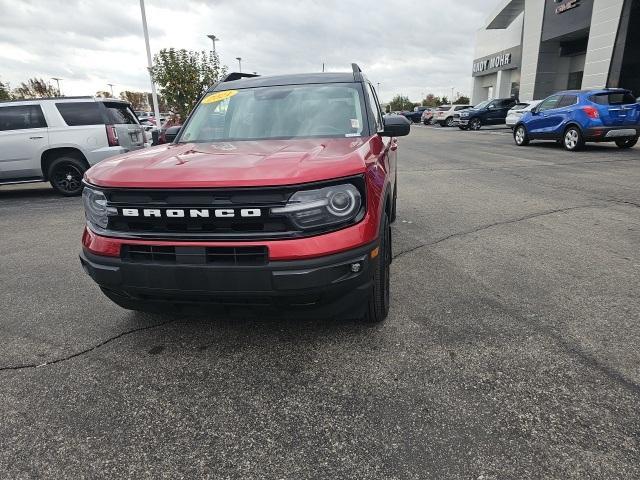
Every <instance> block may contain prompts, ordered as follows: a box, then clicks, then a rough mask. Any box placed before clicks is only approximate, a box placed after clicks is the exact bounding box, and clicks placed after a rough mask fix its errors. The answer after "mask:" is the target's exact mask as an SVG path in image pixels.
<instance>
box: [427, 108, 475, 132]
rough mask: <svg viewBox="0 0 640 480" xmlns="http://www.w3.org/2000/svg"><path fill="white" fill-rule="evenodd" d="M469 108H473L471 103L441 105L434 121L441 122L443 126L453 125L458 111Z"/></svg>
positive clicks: (434, 116) (437, 109)
mask: <svg viewBox="0 0 640 480" xmlns="http://www.w3.org/2000/svg"><path fill="white" fill-rule="evenodd" d="M467 108H471V105H441V106H439V107H438V108H436V113H435V114H434V115H433V123H439V124H440V126H441V127H453V125H454V115H455V114H456V112H459V111H460V110H466V109H467Z"/></svg>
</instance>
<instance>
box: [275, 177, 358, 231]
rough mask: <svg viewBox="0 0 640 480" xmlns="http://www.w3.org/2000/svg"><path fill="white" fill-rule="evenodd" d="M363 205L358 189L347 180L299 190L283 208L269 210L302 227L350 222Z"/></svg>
mask: <svg viewBox="0 0 640 480" xmlns="http://www.w3.org/2000/svg"><path fill="white" fill-rule="evenodd" d="M361 207H362V196H361V195H360V191H359V190H358V189H357V188H356V187H355V186H354V185H351V184H350V183H345V184H341V185H334V186H331V187H324V188H319V189H317V190H301V191H299V192H296V193H294V194H293V195H291V197H290V198H289V201H288V202H287V204H286V205H285V206H284V207H275V208H272V209H271V213H272V214H274V215H287V216H288V217H289V218H290V219H291V220H292V221H293V223H294V224H295V225H296V226H297V227H298V228H301V229H303V230H309V229H313V228H318V227H324V226H329V225H335V224H338V223H346V222H350V221H352V220H353V219H354V218H355V217H356V216H357V215H358V213H360V209H361Z"/></svg>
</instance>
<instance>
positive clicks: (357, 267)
mask: <svg viewBox="0 0 640 480" xmlns="http://www.w3.org/2000/svg"><path fill="white" fill-rule="evenodd" d="M352 69H353V71H352V72H348V73H331V74H326V73H315V74H308V75H288V76H285V75H283V76H277V77H253V76H252V77H253V78H243V76H244V75H245V74H237V73H236V74H234V73H232V74H230V75H228V76H227V77H226V78H225V79H223V80H222V81H220V82H218V83H217V84H216V85H215V86H213V87H212V88H211V89H210V90H209V91H208V92H207V93H206V94H205V95H204V96H203V98H202V99H201V101H200V102H199V104H198V105H197V106H196V108H195V110H194V111H193V113H192V114H191V115H190V116H189V119H188V120H187V122H186V124H185V125H184V126H183V128H182V130H181V131H180V133H179V135H178V137H177V138H176V141H175V142H174V143H173V144H171V145H167V146H158V147H154V148H153V149H152V150H151V151H148V152H144V154H140V153H132V154H129V155H124V156H120V157H118V158H117V159H114V160H107V161H106V162H103V163H100V164H98V165H96V166H95V167H93V168H91V169H90V170H89V171H88V172H87V174H86V177H85V181H86V185H87V186H86V188H85V191H84V193H83V201H84V205H85V212H86V218H87V223H86V228H85V230H84V234H83V237H82V244H83V249H82V252H81V254H80V255H81V256H80V259H81V263H82V265H83V267H84V269H85V271H86V272H87V273H88V274H89V275H90V276H91V277H92V278H93V279H94V280H95V281H96V282H97V284H98V285H99V286H100V288H101V289H102V291H103V292H104V294H105V295H106V296H107V297H109V298H110V299H111V300H112V301H114V302H115V303H116V304H118V305H120V306H122V307H124V308H128V309H132V310H162V311H166V310H167V308H170V307H171V306H173V305H184V304H194V303H202V304H207V303H230V304H254V305H256V304H257V305H265V304H270V305H277V306H280V308H281V312H282V313H283V314H284V315H287V314H288V313H289V312H291V311H295V312H296V315H298V314H299V312H300V311H304V310H305V309H313V311H314V312H315V314H316V315H317V314H321V315H322V316H323V317H325V316H334V315H340V316H345V317H350V318H362V319H363V321H365V322H370V323H374V322H381V321H383V320H384V319H385V318H386V316H387V314H388V311H389V290H390V289H389V286H390V263H391V258H392V254H391V253H392V252H391V228H390V224H391V222H393V221H394V219H395V211H396V210H395V208H396V207H395V205H396V196H397V190H396V160H397V159H396V155H397V147H398V146H399V145H398V143H397V139H396V137H398V136H402V135H407V134H409V131H410V128H409V122H408V120H407V119H406V118H404V117H400V116H395V115H384V116H383V115H382V111H381V109H380V105H379V102H378V99H377V96H376V94H375V91H374V89H373V86H372V85H371V83H370V82H369V81H368V80H367V78H366V77H365V76H364V75H363V74H362V72H361V70H360V68H359V67H358V66H357V65H355V64H354V65H353V67H352ZM213 115H220V116H221V117H222V119H223V127H224V128H220V129H218V128H211V126H210V121H211V118H212V116H213ZM248 116H251V117H252V119H253V120H252V121H250V122H247V121H245V119H246V118H247V117H248ZM215 123H216V124H217V123H218V120H217V119H216V120H215ZM246 140H251V141H246ZM391 146H393V147H392V148H390V147H391ZM113 187H117V188H116V189H113ZM148 190H150V191H152V192H153V193H152V194H150V193H147V191H148Z"/></svg>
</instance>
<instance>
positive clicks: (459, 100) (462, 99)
mask: <svg viewBox="0 0 640 480" xmlns="http://www.w3.org/2000/svg"><path fill="white" fill-rule="evenodd" d="M453 103H457V104H460V105H470V104H471V100H469V97H465V96H464V95H460V96H459V97H458V98H457V99H456V100H455V101H454V102H453Z"/></svg>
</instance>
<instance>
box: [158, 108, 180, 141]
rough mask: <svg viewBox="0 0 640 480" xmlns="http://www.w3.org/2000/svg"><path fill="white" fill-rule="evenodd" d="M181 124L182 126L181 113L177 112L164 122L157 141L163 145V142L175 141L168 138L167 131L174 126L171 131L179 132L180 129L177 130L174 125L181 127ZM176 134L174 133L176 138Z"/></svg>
mask: <svg viewBox="0 0 640 480" xmlns="http://www.w3.org/2000/svg"><path fill="white" fill-rule="evenodd" d="M181 126H182V119H181V118H180V114H178V113H176V114H174V115H172V116H171V117H170V118H169V119H168V120H167V121H166V122H164V123H163V124H162V128H161V129H160V131H159V132H158V141H157V142H156V144H157V145H162V144H163V143H171V142H172V141H173V138H171V139H169V138H167V131H169V130H170V129H172V128H173V130H171V131H173V132H175V134H177V132H178V131H179V129H178V130H177V131H176V130H175V128H174V127H181ZM175 134H174V135H173V137H174V138H175Z"/></svg>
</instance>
